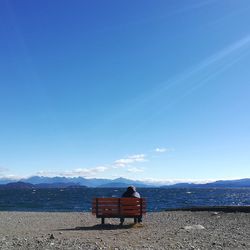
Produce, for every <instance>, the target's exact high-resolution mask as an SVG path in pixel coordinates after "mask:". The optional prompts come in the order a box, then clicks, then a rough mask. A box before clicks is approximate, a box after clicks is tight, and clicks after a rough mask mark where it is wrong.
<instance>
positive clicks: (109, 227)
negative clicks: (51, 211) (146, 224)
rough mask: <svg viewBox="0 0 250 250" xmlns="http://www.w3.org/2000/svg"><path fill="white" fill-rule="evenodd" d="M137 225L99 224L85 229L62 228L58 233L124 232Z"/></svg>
mask: <svg viewBox="0 0 250 250" xmlns="http://www.w3.org/2000/svg"><path fill="white" fill-rule="evenodd" d="M134 227H135V224H126V225H122V226H121V225H114V224H104V225H103V224H97V225H93V226H85V227H75V228H61V229H57V230H56V231H91V230H121V229H122V230H124V229H130V228H134Z"/></svg>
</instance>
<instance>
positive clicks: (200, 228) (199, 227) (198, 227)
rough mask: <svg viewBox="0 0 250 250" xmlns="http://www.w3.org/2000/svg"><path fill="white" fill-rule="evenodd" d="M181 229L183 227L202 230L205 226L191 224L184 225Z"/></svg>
mask: <svg viewBox="0 0 250 250" xmlns="http://www.w3.org/2000/svg"><path fill="white" fill-rule="evenodd" d="M182 229H185V230H202V229H205V227H203V226H202V225H192V226H185V227H183V228H182Z"/></svg>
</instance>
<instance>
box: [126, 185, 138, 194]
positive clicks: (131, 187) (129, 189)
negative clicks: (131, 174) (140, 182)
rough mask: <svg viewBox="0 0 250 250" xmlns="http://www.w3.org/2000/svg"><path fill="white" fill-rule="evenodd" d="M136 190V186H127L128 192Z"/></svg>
mask: <svg viewBox="0 0 250 250" xmlns="http://www.w3.org/2000/svg"><path fill="white" fill-rule="evenodd" d="M135 191H136V188H135V187H134V186H129V187H128V188H127V192H130V193H134V192H135Z"/></svg>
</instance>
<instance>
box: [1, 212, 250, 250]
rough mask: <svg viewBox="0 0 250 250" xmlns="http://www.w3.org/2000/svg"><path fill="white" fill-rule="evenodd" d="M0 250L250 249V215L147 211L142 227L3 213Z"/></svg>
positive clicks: (78, 216)
mask: <svg viewBox="0 0 250 250" xmlns="http://www.w3.org/2000/svg"><path fill="white" fill-rule="evenodd" d="M0 222H1V227H0V249H3V250H4V249H6V250H7V249H8V250H9V249H20V250H24V249H65V250H66V249H89V250H92V249H110V250H111V249H113V250H114V249H116V250H118V249H124V250H125V249H250V236H249V235H250V227H249V225H250V214H249V213H241V212H237V213H225V212H213V211H211V212H209V211H197V212H194V211H163V212H148V213H147V214H146V216H144V217H143V224H142V225H139V224H136V225H134V224H133V219H126V220H125V223H124V226H122V227H121V226H119V219H106V224H105V225H104V226H102V225H100V222H101V221H100V219H96V217H95V216H93V215H92V214H91V213H90V212H8V211H5V212H0Z"/></svg>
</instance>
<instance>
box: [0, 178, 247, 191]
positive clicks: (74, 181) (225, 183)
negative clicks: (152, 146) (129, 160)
mask: <svg viewBox="0 0 250 250" xmlns="http://www.w3.org/2000/svg"><path fill="white" fill-rule="evenodd" d="M7 183H19V184H13V185H17V186H18V185H19V186H20V188H22V185H21V184H20V183H27V184H31V185H38V186H37V187H38V188H48V187H54V188H57V187H58V188H64V187H69V186H75V187H81V186H83V187H101V188H102V187H127V186H130V185H133V186H136V187H162V188H242V187H250V178H246V179H239V180H219V181H215V182H211V183H206V184H195V183H177V184H174V185H164V186H160V184H158V185H157V183H156V184H155V185H152V184H149V183H147V182H143V181H134V180H130V179H126V178H122V177H120V178H117V179H114V180H111V179H101V178H99V179H98V178H93V179H87V178H83V177H72V178H69V177H44V176H32V177H29V178H26V179H21V180H10V179H0V184H2V185H3V184H7ZM23 186H24V185H23ZM0 187H1V185H0ZM10 187H11V186H10Z"/></svg>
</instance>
